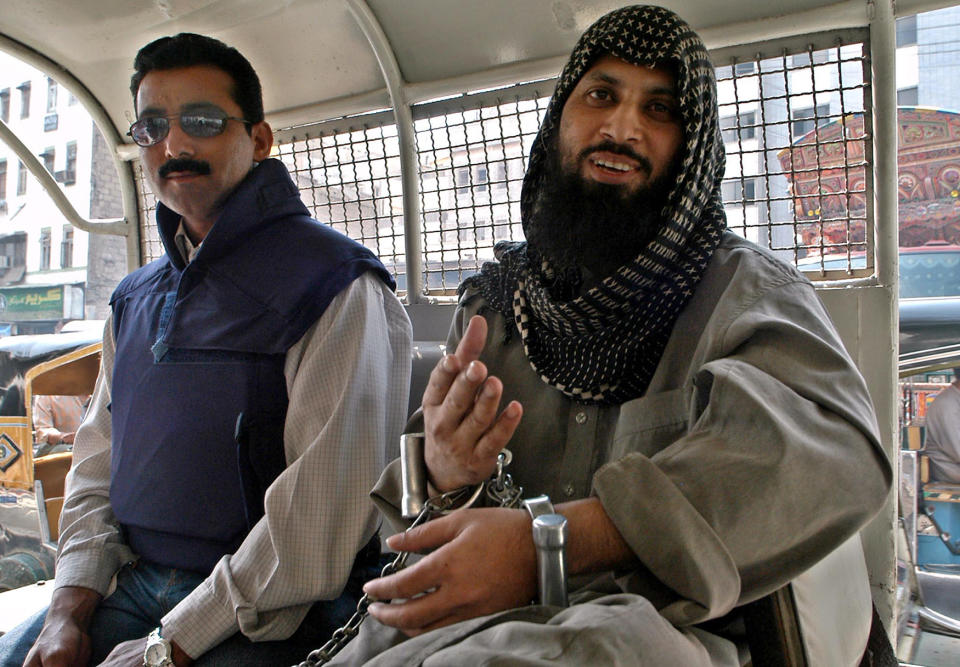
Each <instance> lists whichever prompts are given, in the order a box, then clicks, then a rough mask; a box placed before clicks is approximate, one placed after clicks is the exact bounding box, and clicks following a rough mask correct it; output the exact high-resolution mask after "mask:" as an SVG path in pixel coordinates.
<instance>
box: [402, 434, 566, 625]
mask: <svg viewBox="0 0 960 667" xmlns="http://www.w3.org/2000/svg"><path fill="white" fill-rule="evenodd" d="M424 439H425V436H424V434H423V433H404V434H403V435H402V436H401V437H400V485H401V496H400V513H401V515H402V516H403V517H404V518H405V519H408V520H412V519H414V518H416V517H418V516H419V515H420V514H421V513H422V512H423V508H424V504H425V503H426V500H427V465H426V462H425V460H424V457H423V448H424ZM508 463H509V459H508V460H506V461H505V462H503V461H502V459H501V463H500V464H499V465H498V474H497V478H498V479H499V478H500V472H502V466H505V465H507V464H508ZM482 486H483V485H482V484H481V485H480V486H478V487H477V491H476V492H475V493H474V494H472V495H471V497H470V498H469V500H467V502H466V503H464V504H463V505H462V506H466V507H469V506H470V505H471V504H472V503H473V502H474V501H475V500H476V498H477V496H478V495H479V490H480V489H481V488H482ZM522 504H523V507H524V508H525V509H526V510H527V512H529V513H530V519H531V530H532V531H533V544H534V546H536V548H537V584H538V589H539V591H540V598H539V599H540V604H542V605H552V606H556V607H566V606H567V564H566V553H565V547H566V541H567V519H566V517H564V516H563V515H562V514H557V513H556V512H555V511H554V509H553V504H552V503H551V502H550V498H549V497H547V496H545V495H544V496H537V497H535V498H529V499H527V500H524V501H523V503H522Z"/></svg>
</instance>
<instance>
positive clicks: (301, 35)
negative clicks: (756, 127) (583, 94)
mask: <svg viewBox="0 0 960 667" xmlns="http://www.w3.org/2000/svg"><path fill="white" fill-rule="evenodd" d="M362 2H363V0H124V1H123V2H117V1H116V0H22V1H21V0H17V1H11V0H6V1H5V2H3V5H4V6H3V11H2V13H0V35H2V36H5V37H7V38H9V39H10V40H13V41H14V42H18V43H19V44H21V45H25V46H26V47H29V48H30V49H33V50H34V51H36V52H38V53H40V54H43V55H44V56H46V57H47V58H49V59H50V60H52V61H53V62H54V63H56V64H57V65H59V66H60V67H62V68H64V69H66V70H67V71H68V72H69V73H70V74H72V75H73V76H74V77H75V78H76V79H78V80H79V81H80V82H82V83H83V84H84V85H85V86H86V87H87V89H88V90H89V91H90V92H91V93H92V94H93V96H94V97H95V98H96V99H97V100H99V101H100V103H101V104H102V105H103V107H104V108H105V109H106V111H107V113H108V114H109V116H110V118H111V119H112V120H113V122H114V124H115V126H116V127H117V128H118V129H120V130H121V134H122V133H123V131H125V129H126V126H127V125H128V124H129V122H130V115H131V114H132V111H133V107H132V103H131V100H130V94H129V92H128V81H129V76H130V74H131V63H132V60H133V56H134V54H135V53H136V51H137V50H138V49H139V48H140V47H141V46H143V45H144V44H146V43H147V42H149V41H151V40H152V39H155V38H157V37H160V36H163V35H170V34H175V33H177V32H181V31H190V32H199V33H204V34H209V35H212V36H215V37H217V38H219V39H222V40H223V41H225V42H227V43H228V44H231V45H233V46H236V47H237V48H238V49H239V50H240V51H241V52H242V53H244V54H245V55H247V56H248V57H249V58H250V60H251V61H252V63H253V66H254V67H255V68H256V69H257V71H258V73H259V74H260V78H261V80H262V82H263V87H264V102H265V107H266V110H267V113H268V116H274V115H277V114H279V115H280V116H286V117H291V116H290V113H289V110H291V109H297V108H301V107H304V106H305V105H313V106H316V105H317V103H324V102H328V101H330V100H338V99H342V98H356V97H358V96H360V97H363V98H364V99H366V100H377V99H382V100H384V101H387V100H388V97H387V96H386V92H385V88H384V87H385V83H384V77H383V75H382V73H381V69H380V66H379V64H378V61H377V57H376V54H375V53H374V51H373V49H372V48H371V45H370V43H369V42H368V41H367V39H366V38H365V36H364V33H363V31H362V30H361V28H360V27H359V24H358V22H357V20H356V19H355V18H354V14H353V13H352V10H351V8H350V5H351V4H353V5H355V6H356V5H359V4H361V3H362ZM918 3H919V4H923V3H922V1H921V0H914V1H913V2H912V3H911V2H910V0H901V2H899V3H898V9H899V10H900V11H902V7H901V5H904V4H918ZM366 4H367V6H369V8H370V10H371V11H372V14H373V16H374V17H375V18H376V20H377V22H378V23H379V24H380V26H381V27H382V29H383V32H384V34H385V36H386V39H387V42H388V43H389V49H390V50H392V52H393V53H394V55H395V58H396V60H397V63H398V65H399V69H400V73H401V75H402V78H403V80H404V81H405V82H406V83H408V84H432V86H430V85H428V86H427V87H428V88H429V89H430V90H431V91H436V90H438V86H437V85H436V82H438V81H439V82H441V84H442V82H445V81H447V80H458V79H459V80H461V81H462V78H463V77H465V76H466V77H468V79H469V80H471V81H473V82H476V83H477V84H478V85H477V86H476V87H482V85H479V84H482V82H483V81H484V80H485V78H484V77H487V78H488V79H490V80H491V81H494V80H496V76H493V75H491V74H490V73H496V72H497V71H498V70H499V71H502V70H504V68H506V69H507V70H510V69H511V68H513V70H516V69H517V64H518V63H520V64H526V68H525V69H523V71H524V72H530V73H532V75H533V74H540V75H541V76H550V75H553V74H555V73H556V72H557V70H558V68H559V66H560V65H561V64H562V62H563V60H564V59H565V56H566V55H567V54H568V53H569V51H570V49H571V48H572V47H573V44H574V42H575V41H576V38H577V37H578V36H579V35H580V34H581V33H582V32H583V30H584V29H586V27H587V26H589V25H590V23H592V22H593V21H594V20H595V19H597V18H598V17H599V16H601V15H602V14H604V13H605V12H607V11H609V10H611V9H614V8H616V7H619V6H623V5H626V4H630V3H628V2H623V1H622V0H366ZM660 4H663V5H665V6H668V7H670V8H672V9H674V10H675V11H677V12H678V13H679V14H680V15H681V16H683V17H684V18H686V19H687V20H688V21H689V22H690V23H691V24H692V25H693V26H694V27H695V28H696V29H698V30H699V31H701V33H702V34H703V35H704V38H705V40H706V41H707V43H708V45H709V46H725V45H727V43H729V42H730V41H731V40H732V39H736V38H737V36H738V35H739V36H746V37H747V38H750V39H742V41H753V39H755V37H754V36H753V35H752V33H757V34H761V35H772V36H776V34H775V33H777V32H778V31H783V30H793V31H795V30H796V29H797V25H798V23H797V22H798V17H797V15H796V14H795V13H796V12H802V14H801V15H800V19H799V20H800V23H801V25H802V24H803V21H804V20H806V21H807V22H809V23H810V25H811V26H812V27H814V28H816V27H817V24H819V23H823V24H824V25H823V26H822V27H838V25H840V24H843V23H846V24H857V25H864V24H865V23H866V20H867V5H868V3H867V2H866V0H841V1H840V2H837V1H836V0H779V1H778V2H770V0H736V1H733V0H731V1H719V0H667V1H665V2H662V3H660ZM927 4H929V3H927ZM935 4H936V3H935ZM939 4H943V3H939ZM787 14H791V15H792V16H791V17H790V19H789V20H784V19H783V18H782V17H784V16H785V15H787ZM778 17H780V20H779V23H778ZM804 17H805V18H804ZM778 25H779V27H778ZM733 26H737V27H738V28H739V29H737V30H734V29H733ZM10 46H11V44H9V43H8V44H4V43H3V42H2V41H0V48H3V49H5V50H6V49H8V48H9V47H10ZM13 46H16V45H13ZM450 85H451V86H453V85H454V81H451V82H450ZM440 88H442V85H441V86H440ZM450 90H451V92H452V91H455V90H462V88H456V87H451V88H450ZM378 94H379V97H378ZM368 104H369V102H368ZM281 112H287V113H286V114H284V113H281ZM274 124H275V125H276V123H274Z"/></svg>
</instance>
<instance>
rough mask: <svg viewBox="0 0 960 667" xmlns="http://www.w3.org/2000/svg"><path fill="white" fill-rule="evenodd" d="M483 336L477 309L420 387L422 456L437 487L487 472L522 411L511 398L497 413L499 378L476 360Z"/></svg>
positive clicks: (458, 484) (473, 480)
mask: <svg viewBox="0 0 960 667" xmlns="http://www.w3.org/2000/svg"><path fill="white" fill-rule="evenodd" d="M486 339H487V322H486V320H485V319H484V318H483V317H480V316H479V315H475V316H474V317H472V318H471V319H470V322H469V323H468V324H467V329H466V331H465V332H464V334H463V338H462V339H461V340H460V343H459V344H458V345H457V351H456V352H455V353H454V354H449V355H446V356H444V358H443V359H441V360H440V363H438V364H437V366H436V367H435V368H434V369H433V372H432V373H430V382H429V383H428V384H427V388H426V390H424V392H423V421H424V432H425V434H426V445H425V449H424V458H425V460H426V464H427V471H428V473H429V475H430V481H431V482H432V483H433V485H434V487H436V488H437V490H439V491H441V492H445V491H450V490H452V489H456V488H459V487H462V486H467V485H473V484H479V483H480V482H482V481H483V480H485V479H486V478H488V477H489V476H490V475H491V474H492V473H493V471H494V469H495V468H496V463H497V455H498V454H499V453H500V451H501V450H502V449H503V448H504V447H505V446H506V445H507V443H508V442H509V441H510V438H511V437H512V436H513V432H514V431H515V430H516V428H517V425H518V424H519V423H520V418H521V416H522V414H523V409H522V408H521V406H520V403H519V402H517V401H511V402H510V404H509V405H507V406H506V407H505V408H504V410H503V412H501V413H500V415H499V416H498V415H497V408H498V407H499V405H500V399H501V397H502V396H503V383H502V382H500V380H499V379H498V378H496V377H492V376H491V377H488V376H487V367H486V366H485V365H484V364H483V363H482V362H480V361H479V357H480V353H481V352H482V351H483V346H484V344H485V343H486Z"/></svg>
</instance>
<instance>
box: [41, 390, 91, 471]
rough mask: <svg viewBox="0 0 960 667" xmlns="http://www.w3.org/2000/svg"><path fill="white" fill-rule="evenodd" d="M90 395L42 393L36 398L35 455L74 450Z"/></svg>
mask: <svg viewBox="0 0 960 667" xmlns="http://www.w3.org/2000/svg"><path fill="white" fill-rule="evenodd" d="M89 401H90V394H86V395H84V396H61V395H51V394H38V395H37V396H35V397H34V399H33V428H34V434H35V435H34V450H33V455H34V456H44V455H46V454H56V453H57V452H68V451H70V450H71V449H72V445H73V439H74V437H75V436H76V433H77V429H78V428H79V427H80V422H82V421H83V415H84V414H85V413H86V411H87V405H88V403H89Z"/></svg>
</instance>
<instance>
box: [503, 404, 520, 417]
mask: <svg viewBox="0 0 960 667" xmlns="http://www.w3.org/2000/svg"><path fill="white" fill-rule="evenodd" d="M503 414H504V415H505V416H507V417H510V418H511V419H513V418H514V417H516V416H517V415H519V414H520V406H519V405H517V404H516V403H511V404H510V405H508V406H507V408H506V409H505V410H504V411H503Z"/></svg>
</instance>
